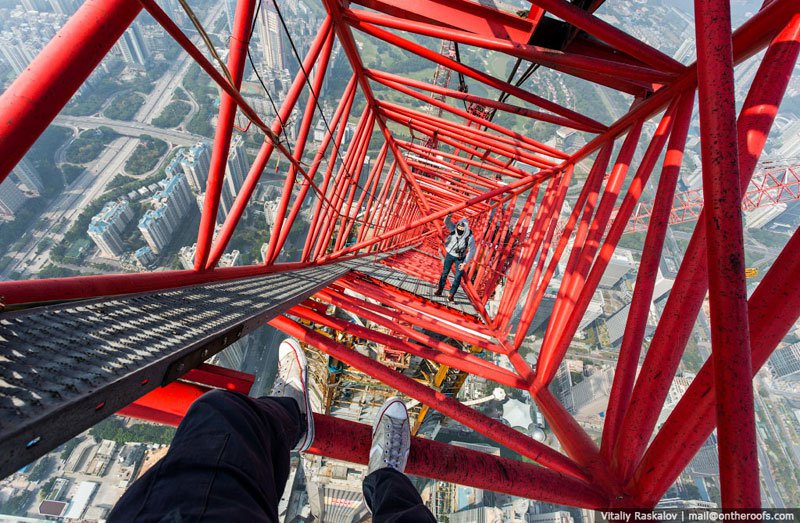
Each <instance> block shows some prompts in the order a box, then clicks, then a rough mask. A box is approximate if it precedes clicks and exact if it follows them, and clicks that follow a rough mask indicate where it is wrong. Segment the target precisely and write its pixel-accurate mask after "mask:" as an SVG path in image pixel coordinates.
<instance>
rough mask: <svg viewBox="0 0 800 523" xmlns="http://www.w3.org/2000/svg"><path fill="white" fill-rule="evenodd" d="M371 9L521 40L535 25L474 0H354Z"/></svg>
mask: <svg viewBox="0 0 800 523" xmlns="http://www.w3.org/2000/svg"><path fill="white" fill-rule="evenodd" d="M355 3H357V4H360V5H363V6H364V7H368V8H370V9H374V10H375V11H380V12H383V13H388V14H390V15H393V16H397V17H400V18H403V19H407V20H418V21H422V22H427V23H431V24H436V25H439V26H442V27H447V28H450V29H461V30H467V31H469V32H471V33H474V34H476V35H482V36H486V37H494V38H503V39H508V40H511V41H513V42H520V43H524V42H527V41H528V39H529V38H530V35H531V34H532V33H533V30H534V29H535V25H534V24H533V23H532V22H531V21H530V20H526V19H524V18H522V17H519V16H516V15H515V14H510V13H505V12H503V11H500V10H497V9H492V8H491V7H487V6H484V5H482V4H479V3H477V2H464V1H458V2H453V1H442V0H358V1H357V2H355Z"/></svg>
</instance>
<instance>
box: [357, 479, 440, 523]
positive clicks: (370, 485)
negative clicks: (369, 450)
mask: <svg viewBox="0 0 800 523" xmlns="http://www.w3.org/2000/svg"><path fill="white" fill-rule="evenodd" d="M363 491H364V500H365V501H366V502H367V506H368V507H369V509H370V510H371V511H372V522H373V523H404V522H409V523H419V522H425V521H432V522H433V523H436V519H434V517H433V514H431V511H430V510H428V507H426V506H425V505H423V504H422V498H421V497H420V496H419V492H417V489H416V488H414V485H413V484H412V483H411V480H410V479H408V477H406V476H405V474H403V473H402V472H398V471H396V470H395V469H393V468H383V469H378V470H376V471H375V472H373V473H372V474H370V475H369V476H367V477H366V478H364V484H363Z"/></svg>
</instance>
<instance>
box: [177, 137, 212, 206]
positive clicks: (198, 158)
mask: <svg viewBox="0 0 800 523" xmlns="http://www.w3.org/2000/svg"><path fill="white" fill-rule="evenodd" d="M180 164H181V168H182V169H183V172H184V173H185V174H186V177H187V178H188V180H189V186H190V187H191V188H192V190H193V191H194V192H195V193H198V194H199V193H201V192H204V191H205V190H206V181H207V180H208V170H209V168H210V167H211V152H210V149H209V147H208V144H207V143H205V142H197V143H196V144H195V145H193V146H192V147H190V148H189V149H188V150H185V151H184V152H183V154H182V155H180Z"/></svg>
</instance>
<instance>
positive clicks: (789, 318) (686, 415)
mask: <svg viewBox="0 0 800 523" xmlns="http://www.w3.org/2000/svg"><path fill="white" fill-rule="evenodd" d="M798 252H800V232H798V231H795V233H794V235H792V238H791V239H790V240H789V243H787V244H786V246H785V247H784V249H783V251H781V254H780V256H778V258H777V259H776V260H775V263H773V264H772V265H771V266H770V269H769V271H768V272H767V274H766V275H765V276H764V279H763V280H761V283H759V285H758V287H757V288H756V290H755V292H754V293H753V295H752V296H751V297H750V300H749V302H748V326H749V331H750V348H751V350H752V362H753V364H752V369H751V370H752V377H751V379H752V378H754V377H755V375H756V373H757V372H758V371H759V369H760V368H761V367H762V366H763V365H764V364H765V363H766V362H767V358H769V356H770V354H772V351H774V350H775V347H777V346H778V344H779V343H780V341H781V340H783V338H784V337H785V336H786V334H787V333H788V332H789V330H790V329H791V328H792V326H794V324H795V322H797V319H798V317H800V256H798V255H797V253H798ZM776 303H779V304H780V307H776V306H775V304H776ZM751 379H748V380H747V384H749V383H750V381H751ZM739 385H740V386H743V385H745V384H741V383H740V384H739ZM715 389H716V387H715V376H714V371H713V364H712V362H710V361H706V363H705V364H704V365H703V368H702V369H700V372H699V373H698V374H697V376H696V377H695V378H694V380H692V384H691V385H690V386H689V388H688V389H687V390H686V392H685V393H684V395H683V397H682V398H681V400H680V401H679V402H678V404H677V405H676V406H675V409H674V410H673V411H672V413H671V414H670V416H669V418H667V421H666V422H665V423H664V425H663V426H662V427H661V429H660V430H659V431H658V434H656V437H655V439H654V440H653V442H652V443H651V444H650V447H649V448H648V449H647V453H646V454H645V455H644V458H643V459H642V461H641V463H640V464H639V467H638V468H637V470H636V473H635V474H634V476H633V478H632V479H631V481H630V483H629V490H630V492H631V493H632V496H633V497H634V499H636V501H637V504H639V505H640V506H645V507H652V506H654V505H655V504H656V503H658V501H659V500H660V499H661V497H662V496H663V495H664V492H666V491H667V489H668V488H669V487H670V485H672V484H673V483H674V482H675V480H676V479H677V478H678V476H679V475H680V474H681V472H682V471H683V469H684V468H685V467H686V466H687V465H688V463H689V462H690V461H691V459H692V457H693V456H694V455H695V454H696V453H697V451H698V450H700V447H701V446H703V444H704V443H705V442H706V440H707V439H708V438H709V437H710V436H711V433H712V432H713V431H714V428H715V425H716V424H717V420H718V418H717V416H716V412H715V410H716V403H717V402H716V392H715ZM676 441H679V442H681V444H680V445H676V444H675V442H676Z"/></svg>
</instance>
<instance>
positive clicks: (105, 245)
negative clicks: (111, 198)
mask: <svg viewBox="0 0 800 523" xmlns="http://www.w3.org/2000/svg"><path fill="white" fill-rule="evenodd" d="M131 220H133V210H132V209H131V206H130V204H129V203H128V201H127V200H120V201H116V202H109V203H107V204H106V205H105V207H103V210H101V211H100V212H99V213H97V214H96V215H95V216H94V217H93V218H92V222H91V223H90V224H89V230H88V232H89V237H90V238H91V239H92V241H94V243H95V244H96V245H97V247H98V248H99V249H100V254H101V255H103V256H106V257H109V258H116V257H118V256H120V255H121V254H122V253H123V252H124V250H125V246H124V244H123V242H122V234H123V233H124V232H125V228H126V227H127V226H128V224H129V223H130V222H131Z"/></svg>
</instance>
